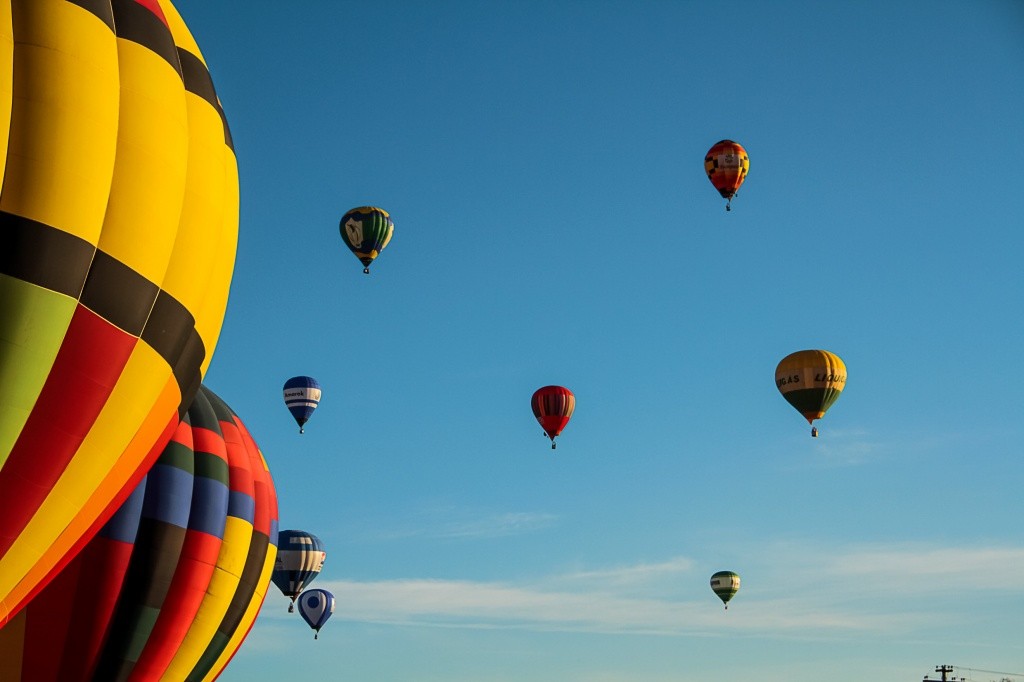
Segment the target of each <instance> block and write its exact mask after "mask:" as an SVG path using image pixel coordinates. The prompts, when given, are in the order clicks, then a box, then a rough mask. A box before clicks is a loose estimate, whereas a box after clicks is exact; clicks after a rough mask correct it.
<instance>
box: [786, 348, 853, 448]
mask: <svg viewBox="0 0 1024 682" xmlns="http://www.w3.org/2000/svg"><path fill="white" fill-rule="evenodd" d="M775 385H776V386H777V387H778V389H779V392H780V393H782V397H783V398H785V399H786V400H787V401H788V402H789V404H790V405H792V406H793V407H795V408H796V410H797V412H799V413H800V414H802V415H803V416H804V418H805V419H806V420H807V423H808V424H810V425H811V436H814V437H815V438H816V437H817V436H818V429H817V428H816V427H815V426H814V420H815V419H821V418H822V417H824V416H825V412H827V411H828V408H830V407H832V404H833V403H834V402H835V401H836V400H838V399H839V394H840V393H842V392H843V388H844V387H845V386H846V365H845V364H843V361H842V360H840V359H839V356H838V355H836V354H835V353H830V352H828V351H827V350H801V351H797V352H796V353H790V354H789V355H787V356H786V357H784V358H783V359H782V361H781V362H780V363H779V366H778V367H776V368H775Z"/></svg>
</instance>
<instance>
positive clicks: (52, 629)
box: [0, 387, 277, 682]
mask: <svg viewBox="0 0 1024 682" xmlns="http://www.w3.org/2000/svg"><path fill="white" fill-rule="evenodd" d="M276 519H277V501H276V495H275V492H274V486H273V481H272V480H271V478H270V473H269V471H268V470H267V466H266V462H265V460H264V459H263V456H262V454H261V453H260V451H259V448H258V447H257V446H256V444H255V442H253V440H252V438H251V436H250V435H249V434H248V432H247V431H246V429H245V427H244V425H243V424H242V422H241V421H240V420H239V419H238V417H237V416H236V415H235V414H234V413H233V412H232V411H231V409H230V408H229V407H228V406H227V405H225V404H224V403H223V401H221V400H220V398H218V397H217V396H216V395H215V394H214V393H213V392H212V391H209V390H208V389H207V388H205V387H203V388H201V389H200V391H199V393H198V394H197V395H196V397H195V400H194V401H193V402H192V405H191V406H190V407H189V410H188V412H187V414H186V415H185V418H184V419H183V420H182V421H181V423H180V424H179V425H178V427H177V428H176V430H175V434H174V437H173V438H172V440H171V441H170V443H169V444H168V445H167V447H166V448H165V449H164V450H163V453H162V454H161V455H160V458H159V459H158V460H157V463H156V464H155V465H154V466H153V468H152V469H151V470H150V471H149V473H148V474H147V475H146V477H145V478H144V479H143V481H142V482H141V483H140V484H139V485H138V486H137V487H136V489H135V492H134V493H132V495H131V496H130V497H129V498H128V500H127V501H126V502H125V504H123V505H122V506H121V507H120V508H119V509H118V511H117V512H116V513H115V515H114V516H113V518H112V519H111V520H110V521H109V522H108V523H107V524H106V525H105V526H104V528H103V529H102V530H101V531H100V532H99V533H98V534H97V535H96V536H95V537H94V538H93V539H92V540H91V541H90V542H89V543H88V544H87V545H86V546H85V548H84V549H83V550H82V551H81V552H80V553H79V554H78V555H77V556H76V557H75V558H74V559H73V560H72V561H71V562H70V563H69V564H68V565H67V566H66V567H65V568H64V570H63V571H61V572H60V573H59V574H58V575H57V576H56V578H54V580H53V581H52V582H50V583H49V584H48V585H47V587H46V588H45V589H43V590H42V591H41V592H40V593H39V594H38V595H37V596H36V597H35V598H34V599H33V600H32V601H31V602H29V604H28V605H27V606H26V607H25V608H24V609H22V610H21V612H20V613H19V614H18V615H17V616H15V618H14V619H13V620H12V621H11V622H10V623H9V624H8V625H7V626H6V627H4V628H2V629H0V651H3V652H4V655H3V656H0V679H3V680H9V681H10V682H18V681H19V680H20V681H23V682H49V681H54V682H57V681H60V682H71V681H77V680H83V681H84V680H114V679H138V680H157V679H166V680H212V679H213V678H215V677H216V676H217V675H219V674H220V672H221V671H222V670H223V668H224V666H225V665H226V664H227V661H228V659H229V658H230V656H231V655H232V654H233V653H234V652H235V650H237V648H238V646H239V645H240V644H241V641H242V639H243V638H244V636H245V634H246V633H247V632H248V630H249V628H250V627H251V626H252V623H253V621H254V620H255V618H256V613H257V610H258V609H259V606H260V604H262V602H263V598H264V596H265V594H266V589H267V586H268V585H269V581H270V572H271V570H272V567H273V560H274V553H275V552H274V541H275V539H276V537H277V528H276V523H277V521H276Z"/></svg>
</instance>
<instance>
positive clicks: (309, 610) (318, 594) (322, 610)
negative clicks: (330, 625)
mask: <svg viewBox="0 0 1024 682" xmlns="http://www.w3.org/2000/svg"><path fill="white" fill-rule="evenodd" d="M299 613H300V614H302V619H303V620H305V621H306V622H307V623H309V627H311V628H313V630H315V631H316V632H315V634H314V635H313V639H320V628H322V627H323V626H324V623H326V622H327V619H328V618H330V617H331V614H332V613H334V595H333V594H331V593H330V592H328V591H327V590H306V591H305V592H303V593H302V594H301V595H299Z"/></svg>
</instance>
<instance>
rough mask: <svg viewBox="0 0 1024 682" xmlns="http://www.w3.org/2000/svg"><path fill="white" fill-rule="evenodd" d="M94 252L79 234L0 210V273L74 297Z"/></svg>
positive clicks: (81, 285) (80, 292) (80, 289)
mask: <svg viewBox="0 0 1024 682" xmlns="http://www.w3.org/2000/svg"><path fill="white" fill-rule="evenodd" d="M95 254H96V247H95V246H93V245H92V244H90V243H89V242H87V241H85V240H84V239H82V238H81V237H76V236H75V235H73V234H68V233H67V232H62V231H61V230H55V229H53V228H52V227H50V226H49V225H44V224H43V223H40V222H37V221H35V220H31V219H29V218H23V217H21V216H18V215H14V214H13V213H8V212H6V211H0V274H4V275H9V276H11V277H14V278H15V279H20V280H24V281H26V282H29V283H30V284H35V285H36V286H40V287H42V288H44V289H49V290H50V291H56V292H57V293H59V294H64V295H65V296H70V297H72V298H75V299H77V298H78V297H79V296H81V295H82V287H83V286H84V285H85V279H86V277H87V276H88V274H89V266H90V265H91V264H92V259H93V256H94V255H95Z"/></svg>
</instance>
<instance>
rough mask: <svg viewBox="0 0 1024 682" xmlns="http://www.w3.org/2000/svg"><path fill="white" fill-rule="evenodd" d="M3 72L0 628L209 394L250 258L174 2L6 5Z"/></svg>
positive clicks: (36, 0) (233, 173) (222, 139)
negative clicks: (230, 305)
mask: <svg viewBox="0 0 1024 682" xmlns="http://www.w3.org/2000/svg"><path fill="white" fill-rule="evenodd" d="M0 73H2V74H3V76H2V77H0V177H2V178H3V182H2V188H0V507H2V514H0V516H2V518H3V522H2V524H0V627H2V626H3V625H4V623H6V622H7V620H8V619H9V618H11V617H12V616H13V615H14V614H15V613H17V611H18V610H19V609H20V608H22V606H23V605H24V604H25V603H27V602H28V600H29V599H30V598H31V596H32V595H33V594H34V593H35V592H36V591H38V590H39V589H41V588H42V586H43V585H45V584H46V582H48V581H49V580H50V579H51V578H52V576H53V575H56V573H57V572H58V570H59V569H60V567H61V566H63V565H64V564H66V563H67V561H69V560H70V557H72V556H74V554H76V553H77V552H78V551H79V550H80V549H81V547H82V546H84V545H85V544H86V543H87V542H88V540H89V538H91V537H92V536H93V535H95V533H96V532H98V531H99V529H100V528H101V527H102V526H103V524H104V523H105V522H106V521H107V520H108V519H109V518H110V516H111V515H112V514H113V513H114V511H115V510H116V509H117V507H118V505H119V504H121V503H122V502H123V501H124V500H125V499H126V498H127V496H128V495H129V494H130V493H131V491H132V489H133V488H134V487H135V485H136V484H137V483H138V481H139V480H140V479H141V478H142V475H143V473H144V472H145V471H146V470H147V469H149V467H151V466H152V465H153V462H154V461H156V459H157V457H158V456H159V454H160V451H161V450H162V449H163V447H164V445H166V443H167V442H168V440H169V439H170V437H171V434H172V433H173V432H174V429H175V426H176V425H177V423H178V420H179V419H180V418H181V416H182V415H183V414H184V413H185V411H186V410H187V409H188V406H189V405H190V404H191V402H192V399H193V397H194V396H195V395H196V391H198V389H199V384H200V382H201V380H202V376H203V374H204V373H205V372H206V368H207V366H208V364H209V362H210V359H211V357H212V355H213V352H214V348H215V347H216V344H217V339H218V336H219V335H220V330H221V324H222V322H223V319H224V310H225V306H226V305H227V298H228V290H229V287H230V282H231V272H232V269H233V267H234V262H235V249H236V246H237V238H238V169H237V164H236V160H235V153H234V147H233V142H232V138H231V134H230V131H229V130H228V126H227V122H226V118H225V113H224V110H223V108H222V106H221V103H220V101H219V100H218V99H217V95H216V92H215V89H214V84H213V81H212V80H211V77H210V73H209V70H208V69H207V66H206V63H205V61H204V59H203V56H202V54H201V53H200V51H199V48H198V47H197V45H196V42H195V40H194V39H193V37H192V35H191V34H190V32H189V30H188V28H186V26H185V23H184V22H183V21H182V18H181V17H180V16H179V14H178V12H177V11H176V10H175V9H174V7H172V6H171V2H169V0H160V1H159V2H156V1H154V0H146V1H145V2H110V0H104V1H101V2H54V1H51V0H46V1H43V0H31V1H28V2H25V1H18V2H13V1H10V0H5V1H2V2H0ZM72 112H73V113H72Z"/></svg>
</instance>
